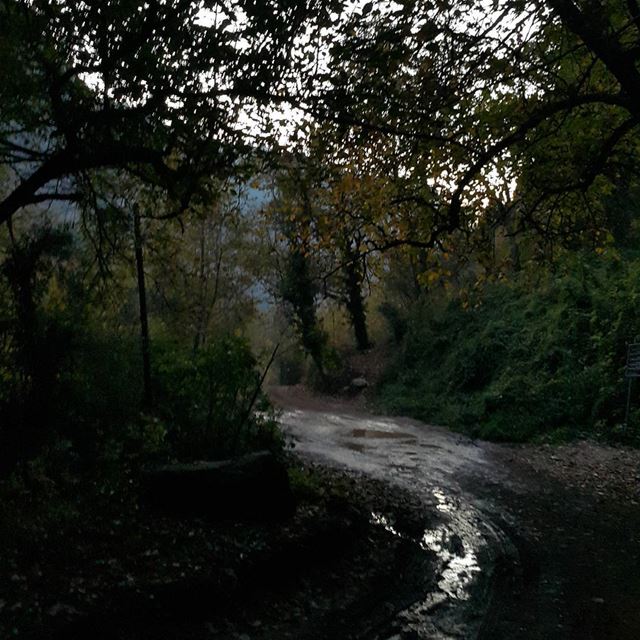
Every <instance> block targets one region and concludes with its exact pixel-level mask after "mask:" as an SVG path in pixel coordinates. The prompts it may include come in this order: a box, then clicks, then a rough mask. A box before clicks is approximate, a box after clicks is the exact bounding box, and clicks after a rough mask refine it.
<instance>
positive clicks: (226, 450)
mask: <svg viewBox="0 0 640 640" xmlns="http://www.w3.org/2000/svg"><path fill="white" fill-rule="evenodd" d="M153 356H154V357H153V362H154V366H155V372H154V373H155V384H156V393H155V397H156V398H157V408H158V411H159V413H160V415H161V416H162V417H163V418H164V420H165V421H166V423H167V425H169V433H168V438H169V439H170V441H171V444H172V446H173V448H174V451H175V454H176V455H177V456H178V457H180V458H183V459H200V460H202V459H207V458H220V457H225V456H227V455H232V454H236V453H239V452H241V451H247V450H252V449H261V448H265V447H267V448H279V447H280V446H281V444H282V442H281V436H280V435H279V432H278V430H277V427H276V423H275V420H274V415H273V412H272V411H271V410H270V407H269V404H268V402H267V400H266V398H265V396H264V395H263V394H262V392H259V391H258V387H259V384H260V374H259V372H258V370H257V363H256V360H255V358H254V356H253V355H252V353H251V350H250V349H249V346H248V344H247V342H246V341H245V340H243V339H241V338H237V337H233V336H228V337H226V338H223V339H220V340H218V341H215V342H213V343H211V344H209V345H207V346H206V347H204V348H201V349H200V350H198V351H197V352H196V353H195V354H193V353H188V352H185V351H184V350H181V349H180V348H176V347H175V346H171V345H168V344H165V345H161V346H160V347H158V348H157V349H156V352H155V353H154V354H153ZM256 394H257V397H256ZM254 398H256V399H257V401H256V406H254V407H252V406H251V403H252V401H253V400H254ZM252 409H258V412H257V413H254V411H253V410H252Z"/></svg>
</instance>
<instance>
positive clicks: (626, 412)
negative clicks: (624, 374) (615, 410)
mask: <svg viewBox="0 0 640 640" xmlns="http://www.w3.org/2000/svg"><path fill="white" fill-rule="evenodd" d="M632 381H633V378H632V377H631V376H629V384H628V385H627V410H626V411H625V414H624V428H625V430H626V429H627V427H628V426H629V409H630V407H631V382H632Z"/></svg>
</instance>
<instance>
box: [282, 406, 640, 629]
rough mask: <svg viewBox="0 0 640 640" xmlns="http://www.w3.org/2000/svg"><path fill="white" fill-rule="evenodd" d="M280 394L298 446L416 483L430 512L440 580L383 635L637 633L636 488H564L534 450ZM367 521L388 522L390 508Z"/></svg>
mask: <svg viewBox="0 0 640 640" xmlns="http://www.w3.org/2000/svg"><path fill="white" fill-rule="evenodd" d="M275 400H276V402H279V403H280V404H281V405H284V406H285V407H286V408H285V410H284V411H283V414H282V418H281V421H282V424H283V425H284V427H285V429H286V430H287V431H288V433H289V434H291V436H292V437H293V439H294V440H295V443H296V449H297V451H298V452H300V453H301V454H303V455H305V456H309V457H311V458H312V459H316V460H320V461H323V462H329V463H331V464H335V465H338V466H340V467H343V468H348V469H350V470H351V471H353V472H354V473H359V474H366V475H368V476H370V477H374V478H378V479H384V480H385V481H386V482H389V483H392V484H397V485H400V486H402V487H404V488H408V489H410V490H411V491H412V492H415V493H417V494H419V495H420V497H421V499H422V502H423V504H424V505H425V509H426V510H430V511H431V512H432V513H431V515H430V516H429V518H427V521H429V522H431V523H432V524H431V525H430V526H429V527H428V528H426V529H425V530H424V531H423V532H421V534H420V536H419V537H420V540H419V542H420V544H421V546H422V547H423V548H424V549H425V552H428V553H432V554H435V555H436V556H437V557H438V558H439V559H440V572H439V575H438V576H437V585H438V586H437V589H435V590H433V591H432V592H430V593H426V594H416V602H415V603H414V604H413V605H412V606H411V607H410V608H409V609H407V610H406V611H404V612H402V613H401V614H400V616H399V618H398V621H397V625H396V632H395V633H394V634H393V635H392V636H388V637H389V638H391V637H392V638H393V639H394V640H400V639H402V638H413V639H418V638H438V639H449V638H486V639H490V640H501V639H505V640H506V639H509V640H514V639H519V638H522V639H527V640H528V639H536V640H537V639H540V640H542V639H546V640H549V639H553V638H558V639H565V638H566V639H574V638H575V639H576V640H577V639H580V640H590V639H593V640H607V639H611V640H613V639H616V640H627V639H628V640H632V639H634V640H637V639H638V638H640V564H639V554H640V545H639V543H640V506H639V505H638V503H637V501H636V500H635V499H633V498H632V497H630V496H633V495H634V494H633V493H629V494H628V495H625V494H624V493H623V494H622V495H621V494H620V493H619V492H618V493H611V492H607V491H600V490H599V489H597V490H596V489H594V488H593V487H596V488H597V487H599V486H600V485H599V484H598V483H596V484H595V485H589V484H588V483H587V484H586V486H584V487H583V486H569V485H570V483H568V482H565V481H564V480H563V477H562V476H561V475H560V476H557V475H554V474H553V473H549V472H548V471H547V470H546V469H544V468H542V470H541V467H540V465H536V464H535V459H536V455H537V456H538V458H539V457H540V453H539V451H537V450H536V451H534V449H533V448H532V449H528V448H527V447H509V446H500V445H495V444H489V443H481V442H474V441H472V440H470V439H468V438H466V437H464V436H461V435H458V434H454V433H452V432H450V431H448V430H446V429H443V428H439V427H433V426H428V425H425V424H422V423H419V422H416V421H413V420H409V419H404V418H389V417H374V416H371V415H368V414H367V413H366V412H363V411H359V410H357V409H353V408H352V407H350V406H348V405H345V406H341V405H339V404H338V405H334V406H331V405H329V404H326V405H324V406H323V404H322V403H321V402H320V403H318V402H316V403H315V404H311V405H310V404H309V403H292V402H287V400H286V398H284V399H283V398H282V397H278V396H277V395H276V397H275ZM553 458H554V459H557V456H555V455H553ZM572 464H574V466H575V460H574V462H573V463H572ZM608 464H609V465H610V466H613V465H615V456H614V457H613V458H611V460H610V461H609V462H608ZM601 467H602V468H600V467H599V468H598V469H599V471H598V472H597V473H602V474H603V475H604V474H606V473H607V466H606V465H604V466H601ZM610 472H611V473H614V472H615V469H613V468H612V469H610ZM594 473H596V472H594ZM638 479H639V480H640V476H639V478H638ZM603 485H605V486H606V483H605V482H603ZM434 516H435V517H434ZM372 519H373V520H374V521H376V522H377V523H378V524H379V525H380V526H383V527H386V528H387V529H388V530H390V531H394V526H393V522H390V521H389V520H388V518H387V517H386V516H385V514H383V513H374V514H372ZM399 535H400V534H399Z"/></svg>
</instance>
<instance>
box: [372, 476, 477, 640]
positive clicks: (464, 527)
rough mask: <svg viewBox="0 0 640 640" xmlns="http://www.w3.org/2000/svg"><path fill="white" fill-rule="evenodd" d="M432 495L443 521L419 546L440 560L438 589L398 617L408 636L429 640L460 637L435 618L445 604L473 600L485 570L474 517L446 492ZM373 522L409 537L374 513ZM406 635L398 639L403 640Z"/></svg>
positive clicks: (385, 518) (440, 491) (427, 534)
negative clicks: (477, 580) (476, 581)
mask: <svg viewBox="0 0 640 640" xmlns="http://www.w3.org/2000/svg"><path fill="white" fill-rule="evenodd" d="M432 494H433V497H434V498H435V501H436V504H435V506H436V509H437V510H438V511H440V512H441V513H442V514H443V521H442V522H441V523H438V524H437V526H435V527H433V528H430V529H426V530H425V531H424V532H423V534H422V537H421V539H420V540H417V543H418V544H419V545H420V546H421V547H422V548H423V549H424V550H425V551H429V552H431V553H433V554H435V556H436V557H437V558H438V560H439V564H440V567H441V568H440V576H439V579H438V583H437V584H438V589H437V590H436V591H433V592H431V593H429V594H427V596H426V597H425V598H424V599H423V600H421V601H419V602H416V603H415V604H414V605H412V606H411V607H409V608H408V609H406V610H405V611H403V612H401V613H400V614H399V616H398V622H399V623H400V624H401V626H402V631H403V632H404V633H410V634H412V635H411V637H414V638H421V639H422V638H424V639H425V640H426V639H427V638H431V639H435V638H441V639H445V638H450V637H460V636H458V635H457V633H454V634H453V635H448V634H447V633H446V632H445V631H444V629H443V628H442V625H441V624H437V625H436V626H434V625H435V620H434V619H433V618H432V617H431V616H432V614H433V613H434V612H435V611H436V610H440V609H441V607H442V606H444V605H447V604H454V603H455V602H459V601H466V600H469V598H470V595H471V594H470V592H471V586H472V583H473V581H474V579H475V577H476V576H477V574H479V573H480V571H481V569H480V565H479V562H478V552H479V548H480V547H481V546H482V544H483V538H482V535H481V534H480V532H479V530H478V529H477V527H476V526H475V516H474V514H472V513H471V512H468V513H467V512H465V510H464V509H461V508H460V505H458V504H457V501H456V500H455V499H453V498H451V497H449V496H448V495H447V494H446V493H445V491H444V490H443V489H440V488H436V489H432ZM444 514H446V515H444ZM371 521H372V522H373V523H374V524H377V525H379V526H382V527H384V528H385V529H386V530H387V531H388V532H389V533H391V534H393V535H395V536H398V537H405V536H404V535H403V534H402V533H401V532H399V531H398V530H397V529H396V528H395V527H394V525H393V522H392V521H391V520H390V519H389V518H388V517H387V516H385V515H384V514H381V513H372V514H371ZM436 627H437V628H436ZM404 633H402V634H401V635H398V636H394V638H395V637H397V638H402V637H404Z"/></svg>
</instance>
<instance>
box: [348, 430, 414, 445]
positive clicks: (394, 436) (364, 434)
mask: <svg viewBox="0 0 640 640" xmlns="http://www.w3.org/2000/svg"><path fill="white" fill-rule="evenodd" d="M351 437H352V438H381V439H389V440H402V439H403V438H404V439H408V440H409V441H410V442H411V443H413V442H414V441H415V439H416V437H415V436H414V435H412V434H411V433H400V432H399V431H380V430H379V429H354V430H353V431H352V432H351Z"/></svg>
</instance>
